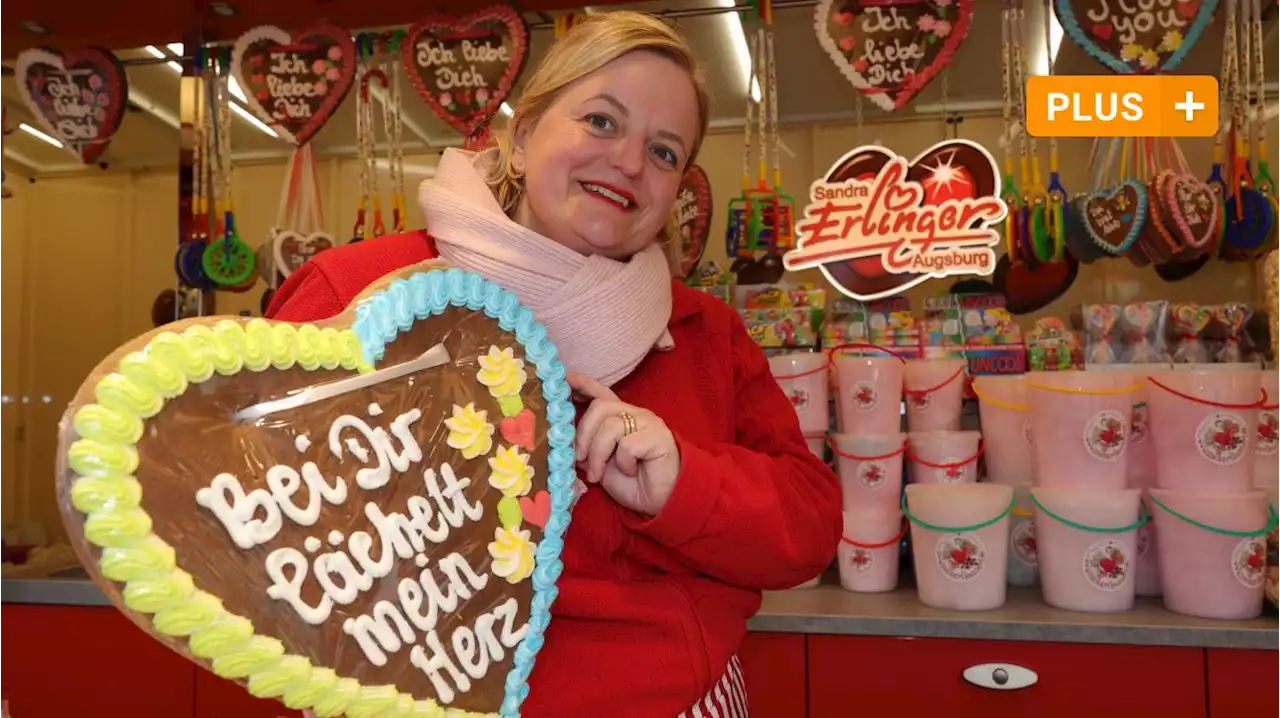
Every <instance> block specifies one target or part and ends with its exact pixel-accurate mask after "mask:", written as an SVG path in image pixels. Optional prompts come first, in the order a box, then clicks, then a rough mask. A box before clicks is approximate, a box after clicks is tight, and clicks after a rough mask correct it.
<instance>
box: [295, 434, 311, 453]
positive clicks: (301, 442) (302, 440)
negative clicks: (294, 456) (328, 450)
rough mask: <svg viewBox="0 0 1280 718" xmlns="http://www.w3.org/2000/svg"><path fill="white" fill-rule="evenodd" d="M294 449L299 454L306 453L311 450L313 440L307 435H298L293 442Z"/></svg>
mask: <svg viewBox="0 0 1280 718" xmlns="http://www.w3.org/2000/svg"><path fill="white" fill-rule="evenodd" d="M293 448H295V449H297V450H298V453H299V454H303V453H306V451H307V449H310V448H311V439H309V438H308V437H307V435H306V434H298V436H297V437H296V438H294V440H293Z"/></svg>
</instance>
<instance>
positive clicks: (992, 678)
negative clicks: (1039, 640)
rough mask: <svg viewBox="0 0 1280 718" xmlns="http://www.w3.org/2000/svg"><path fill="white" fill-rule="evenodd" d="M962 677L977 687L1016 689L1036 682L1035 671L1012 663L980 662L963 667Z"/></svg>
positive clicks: (999, 689) (1003, 689) (1004, 689)
mask: <svg viewBox="0 0 1280 718" xmlns="http://www.w3.org/2000/svg"><path fill="white" fill-rule="evenodd" d="M964 679H965V680H966V681H969V682H970V683H972V684H973V685H975V686H978V687H979V688H987V689H990V690H993V691H1016V690H1018V689H1020V688H1027V687H1030V686H1033V685H1035V684H1036V681H1038V680H1040V677H1039V676H1037V675H1036V672H1035V671H1033V670H1031V669H1029V668H1023V667H1022V666H1018V665H1014V664H1012V663H980V664H978V665H976V666H969V667H968V668H966V669H964Z"/></svg>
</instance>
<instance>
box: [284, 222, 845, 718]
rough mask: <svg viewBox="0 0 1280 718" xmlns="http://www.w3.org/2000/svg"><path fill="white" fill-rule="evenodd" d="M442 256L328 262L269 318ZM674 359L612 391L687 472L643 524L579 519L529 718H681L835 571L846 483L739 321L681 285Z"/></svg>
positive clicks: (605, 505)
mask: <svg viewBox="0 0 1280 718" xmlns="http://www.w3.org/2000/svg"><path fill="white" fill-rule="evenodd" d="M433 256H435V248H434V246H433V244H432V243H431V241H430V239H429V238H428V237H427V236H426V234H425V233H423V232H414V233H409V234H402V235H395V236H389V237H382V238H380V239H374V240H367V241H364V242H361V243H358V244H354V245H347V246H343V247H340V248H336V249H333V250H330V251H328V252H325V253H323V254H320V255H318V256H317V257H316V258H315V259H313V260H312V261H311V262H309V263H307V264H306V265H304V266H303V267H302V269H301V270H300V271H298V272H297V273H295V274H294V275H293V276H291V277H290V278H289V280H288V281H287V282H285V283H284V284H283V285H282V286H281V287H280V289H279V291H277V293H276V295H275V297H274V299H273V301H272V302H271V306H270V307H269V309H268V316H269V317H272V318H275V319H279V320H284V321H294V322H300V321H316V320H319V319H324V318H328V317H331V316H333V315H335V314H338V313H339V312H341V311H342V310H343V309H344V308H345V307H346V306H347V305H348V304H349V303H350V302H351V300H353V299H354V298H355V297H356V296H357V295H358V294H359V293H360V292H361V291H362V290H363V289H364V288H365V287H366V286H367V285H368V284H370V283H371V282H373V281H374V280H376V279H378V278H380V277H382V276H384V275H386V274H387V273H389V272H392V271H395V270H397V269H400V268H402V267H405V266H407V265H410V264H414V263H417V262H420V261H423V260H426V259H430V258H432V257H433ZM672 291H673V293H674V305H673V309H672V313H671V322H670V325H669V328H670V331H671V335H672V337H673V338H674V339H675V349H673V350H672V351H669V352H653V353H651V354H650V355H649V356H648V357H647V358H646V359H645V360H644V361H643V362H642V363H641V364H640V366H639V367H638V368H637V369H636V371H635V372H634V373H632V374H631V375H630V376H629V377H627V378H626V379H624V380H623V381H621V382H620V383H618V384H617V385H615V386H614V387H613V389H614V390H615V391H616V392H617V393H618V395H619V396H620V397H621V398H622V400H623V401H627V402H630V403H632V404H635V405H637V406H642V407H644V408H646V409H649V410H650V411H653V412H654V413H655V414H657V415H658V416H660V417H662V419H663V421H665V422H666V423H667V426H669V427H670V428H671V431H672V432H673V433H674V434H675V436H676V441H677V443H678V444H679V448H680V459H681V470H680V476H679V478H678V480H677V483H676V488H675V491H674V492H673V493H672V495H671V497H670V499H669V500H668V501H667V504H666V506H665V507H664V508H663V510H662V512H661V513H660V514H659V515H658V516H656V517H653V518H645V517H642V516H640V515H638V514H636V513H634V512H632V511H630V510H629V509H625V508H623V507H621V506H619V505H618V504H616V503H614V501H613V500H612V499H611V498H609V496H608V494H606V493H605V492H604V490H603V489H600V488H598V487H593V488H592V489H590V490H589V491H587V493H586V494H585V495H583V497H582V498H581V499H580V500H579V502H578V504H577V506H576V507H575V509H574V512H573V521H572V523H571V524H570V526H569V531H568V534H567V536H566V538H565V545H564V555H563V559H564V573H563V574H562V575H561V578H560V583H559V585H560V596H559V597H558V598H557V599H556V602H555V604H554V605H553V607H552V616H553V617H554V620H552V621H551V624H550V627H549V628H548V630H547V634H546V644H545V645H544V647H543V648H542V650H541V652H540V653H539V654H538V659H537V663H536V664H535V667H534V671H533V675H532V678H531V680H530V692H529V698H528V700H527V701H526V702H525V704H524V706H523V710H522V711H521V713H522V715H524V716H527V717H528V718H540V717H542V716H549V717H550V716H554V717H555V718H571V717H576V716H587V717H589V718H610V717H612V716H620V717H623V716H625V717H631V716H635V717H636V718H669V717H670V716H675V715H677V714H678V713H680V712H681V711H684V710H687V709H689V708H690V707H692V705H693V704H694V702H695V701H697V700H699V699H700V698H702V697H703V696H704V695H705V694H706V693H707V691H708V690H709V689H710V688H711V687H712V685H713V684H714V683H715V682H716V681H717V680H719V678H720V676H721V675H722V674H723V672H724V670H725V668H726V665H727V663H728V661H729V659H730V658H731V657H732V656H733V655H734V653H735V652H737V650H738V648H739V646H740V644H741V641H742V638H743V636H744V634H745V633H746V624H747V619H748V618H750V617H751V616H752V615H753V614H754V613H755V612H756V611H757V610H758V609H759V608H760V592H761V590H762V589H785V588H789V587H791V586H795V585H797V584H799V583H802V582H804V581H805V580H807V579H809V578H811V577H813V576H815V575H817V574H818V573H819V572H821V571H822V570H823V569H825V568H826V567H827V566H828V565H830V563H831V561H832V559H833V557H834V555H835V551H836V545H837V544H838V543H839V539H840V534H841V531H842V530H843V526H842V524H843V522H842V516H841V508H840V487H839V482H838V481H837V480H836V478H835V476H834V475H833V474H832V473H831V471H830V470H829V469H828V468H827V467H826V466H825V465H824V464H823V463H822V462H821V461H819V460H818V459H817V458H815V457H814V456H813V455H812V454H811V453H810V452H809V450H808V448H807V447H806V445H805V441H804V438H803V436H802V434H801V432H800V428H799V424H798V422H797V420H796V415H795V412H794V410H793V409H792V407H791V405H790V403H789V402H788V401H787V399H786V398H785V396H784V395H783V393H782V390H781V389H779V388H778V385H777V383H776V382H775V381H774V379H773V376H772V375H771V374H770V371H769V365H768V362H767V361H766V360H765V357H764V354H763V352H761V351H760V349H759V348H758V347H757V346H756V345H755V344H754V343H753V342H752V341H751V338H750V337H749V336H748V335H747V332H746V329H745V327H744V326H743V324H742V321H741V319H740V318H739V317H738V314H737V313H736V312H734V311H733V309H731V308H730V307H729V306H727V305H726V304H724V303H723V302H721V301H719V300H718V299H715V298H713V297H711V296H710V295H707V294H704V293H702V292H698V291H695V290H693V289H689V288H688V287H685V286H683V285H681V284H679V283H673V287H672Z"/></svg>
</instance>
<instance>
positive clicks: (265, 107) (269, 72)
mask: <svg viewBox="0 0 1280 718" xmlns="http://www.w3.org/2000/svg"><path fill="white" fill-rule="evenodd" d="M231 68H232V71H233V72H234V73H235V77H236V82H238V83H240V87H241V88H242V89H243V90H244V93H245V100H246V104H248V105H249V107H250V109H252V110H253V111H254V114H256V115H257V116H258V117H260V118H261V119H262V121H263V122H266V123H267V124H268V125H270V126H271V129H273V130H275V132H276V134H278V135H280V137H282V138H283V139H285V140H287V141H289V142H292V143H293V144H295V145H297V146H299V147H301V146H302V145H305V144H306V143H307V141H308V140H310V139H311V138H312V137H313V136H314V135H315V134H316V133H317V132H319V131H320V128H321V127H324V123H325V122H328V121H329V118H330V117H331V116H333V113H334V111H335V110H337V109H338V106H339V105H341V104H342V99H343V98H344V97H346V96H347V91H348V90H350V89H351V80H352V78H353V77H354V76H355V71H356V48H355V43H353V42H352V41H351V33H349V32H347V31H346V30H343V29H342V28H340V27H334V26H333V25H316V26H314V27H310V28H307V29H306V30H299V31H298V32H295V33H293V34H292V35H291V34H289V33H288V32H287V31H285V30H282V29H280V28H278V27H273V26H270V25H263V26H259V27H255V28H253V29H252V30H249V31H248V32H246V33H245V34H243V35H241V36H240V37H239V39H237V40H236V44H235V47H234V48H233V49H232V52H231Z"/></svg>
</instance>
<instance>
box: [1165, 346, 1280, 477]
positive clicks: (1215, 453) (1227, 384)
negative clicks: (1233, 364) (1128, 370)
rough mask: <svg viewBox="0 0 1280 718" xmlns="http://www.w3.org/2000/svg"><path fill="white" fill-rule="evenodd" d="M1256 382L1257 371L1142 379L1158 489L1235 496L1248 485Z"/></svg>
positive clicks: (1186, 373)
mask: <svg viewBox="0 0 1280 718" xmlns="http://www.w3.org/2000/svg"><path fill="white" fill-rule="evenodd" d="M1260 381H1261V377H1260V376H1259V375H1258V372H1257V371H1163V372H1158V373H1155V374H1152V375H1151V376H1150V377H1149V378H1148V379H1147V382H1148V384H1149V385H1150V387H1151V388H1150V389H1149V391H1148V394H1149V403H1150V404H1151V437H1152V439H1154V440H1155V445H1156V470H1157V476H1156V483H1157V485H1158V486H1159V487H1160V488H1162V489H1182V490H1186V491H1194V492H1198V493H1207V494H1239V493H1244V492H1246V491H1248V490H1249V489H1251V488H1252V487H1253V464H1254V461H1255V456H1254V443H1255V436H1256V433H1257V425H1258V410H1259V408H1261V406H1262V402H1261V401H1260V397H1261V396H1262V387H1261V384H1260Z"/></svg>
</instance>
